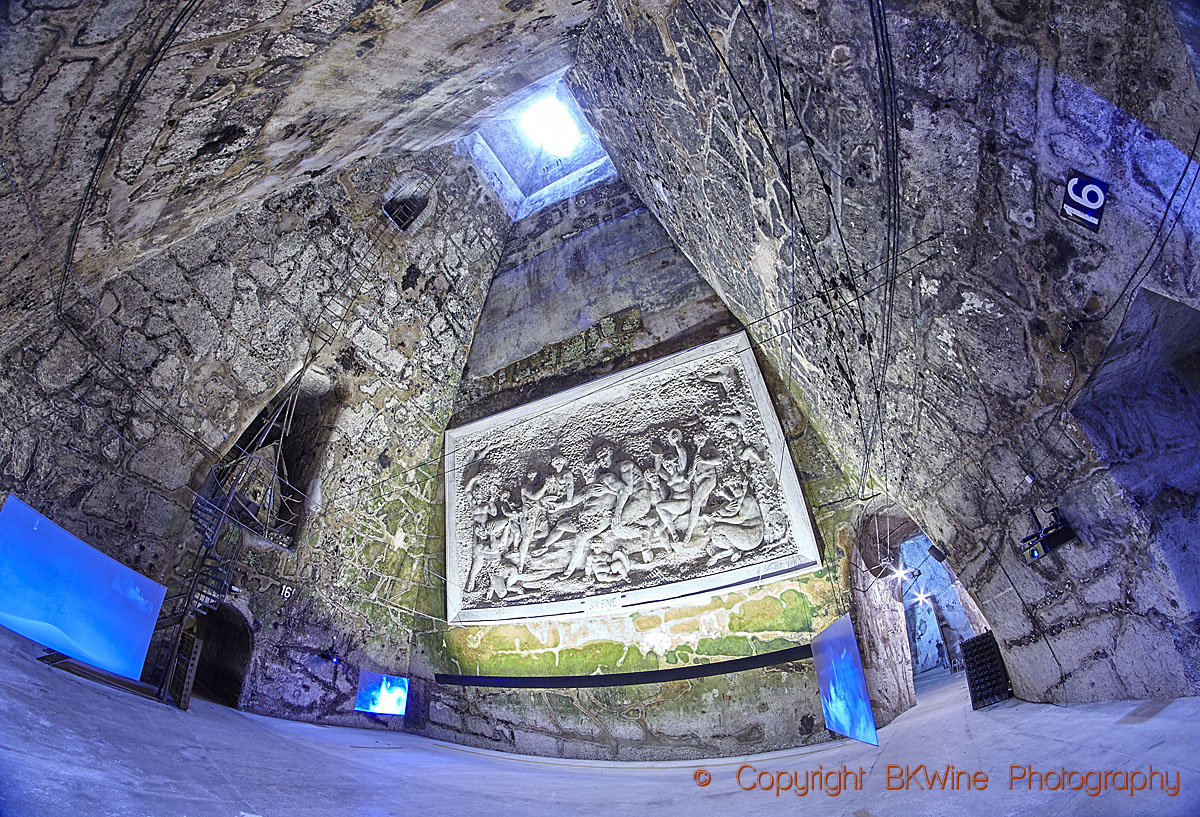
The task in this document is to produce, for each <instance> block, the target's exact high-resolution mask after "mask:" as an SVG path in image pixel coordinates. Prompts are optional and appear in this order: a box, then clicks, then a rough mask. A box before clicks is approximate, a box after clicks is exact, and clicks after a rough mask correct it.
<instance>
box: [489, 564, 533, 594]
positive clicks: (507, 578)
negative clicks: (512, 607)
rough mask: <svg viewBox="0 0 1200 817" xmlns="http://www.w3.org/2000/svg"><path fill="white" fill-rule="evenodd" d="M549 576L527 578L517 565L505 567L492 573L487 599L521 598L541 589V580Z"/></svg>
mask: <svg viewBox="0 0 1200 817" xmlns="http://www.w3.org/2000/svg"><path fill="white" fill-rule="evenodd" d="M546 575H547V574H545V573H541V574H534V575H529V576H525V575H522V574H521V571H520V570H518V569H517V566H516V565H503V566H502V567H500V568H499V569H498V570H495V571H493V572H492V575H491V577H490V580H491V586H490V587H489V588H488V592H487V597H488V599H489V600H490V599H492V598H505V597H506V596H513V597H518V598H519V597H521V596H524V595H526V594H527V593H529V592H530V591H532V590H538V589H540V588H541V586H542V585H541V581H540V580H541V579H544V578H545V577H546Z"/></svg>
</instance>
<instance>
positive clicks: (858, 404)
mask: <svg viewBox="0 0 1200 817" xmlns="http://www.w3.org/2000/svg"><path fill="white" fill-rule="evenodd" d="M684 5H686V6H687V8H688V11H689V12H690V13H691V15H692V18H693V19H694V20H695V22H696V25H697V26H698V27H699V28H700V30H701V32H703V34H704V37H705V39H706V40H707V41H708V43H709V45H710V46H711V47H712V50H713V53H714V54H715V55H716V57H717V60H718V61H719V62H720V63H721V66H722V67H723V68H724V69H725V72H726V74H727V75H728V76H729V79H730V80H731V81H732V82H733V85H734V88H735V89H736V90H737V92H738V95H739V96H740V97H741V99H742V103H743V104H744V105H745V106H746V108H747V111H748V112H749V114H750V117H751V118H752V119H753V120H754V124H755V125H756V127H757V128H758V131H759V133H760V135H761V136H762V139H763V142H764V144H765V145H766V148H767V153H768V154H769V155H770V156H771V160H772V162H773V163H774V164H775V167H776V169H777V170H778V171H779V174H780V175H781V176H784V177H785V178H786V170H785V168H784V165H783V163H782V162H781V161H780V159H779V156H778V155H777V154H776V152H775V146H774V144H773V142H772V140H771V138H770V136H769V135H768V134H767V131H766V128H765V127H764V126H763V123H762V120H761V119H760V118H759V116H758V114H757V112H756V111H755V109H754V106H753V105H752V104H751V103H750V99H749V97H748V95H747V94H746V92H745V89H744V88H743V87H742V84H741V82H740V81H739V80H738V78H737V76H736V75H735V74H734V73H733V71H732V69H731V68H730V66H729V62H728V60H727V58H726V57H725V55H724V54H723V53H722V52H721V49H720V48H718V47H717V43H716V41H715V40H714V39H713V37H712V34H711V33H710V32H709V30H708V27H707V26H706V25H704V21H703V20H701V18H700V15H699V14H698V13H697V12H696V8H695V6H694V5H693V4H692V2H691V0H684ZM788 206H789V208H790V209H791V211H792V212H793V213H794V214H795V217H796V220H797V221H798V222H799V224H800V229H801V232H803V234H804V237H805V242H806V245H807V249H808V254H809V258H810V259H811V261H812V265H813V269H815V270H816V272H817V274H818V275H822V274H823V272H822V268H821V263H820V260H819V258H818V256H817V252H816V241H815V240H814V239H813V237H812V234H811V233H810V232H809V230H808V226H807V224H806V223H805V221H804V216H803V214H802V213H801V212H800V210H799V206H798V205H797V203H796V198H795V192H794V190H793V189H792V188H791V187H790V186H789V187H788ZM806 274H807V275H808V278H809V282H810V283H812V273H811V272H809V271H807V270H806ZM857 300H858V299H854V300H852V301H849V302H847V303H848V304H852V303H855V302H856V301H857ZM829 314H830V313H825V316H828V315H829ZM801 325H802V326H811V325H812V322H811V321H810V322H807V323H804V324H801ZM795 328H797V327H793V331H794V329H795ZM864 328H865V327H864ZM826 330H827V331H828V333H829V334H830V335H831V336H832V337H833V338H835V339H836V342H837V346H838V349H839V350H840V352H841V359H840V360H838V366H839V370H840V371H842V372H843V374H844V376H845V377H846V378H848V379H849V380H850V383H851V386H852V388H851V389H850V390H849V391H850V397H851V399H852V400H853V402H854V407H855V414H856V416H857V418H858V429H859V435H860V436H861V437H862V440H863V443H864V446H865V445H866V442H867V429H866V425H865V423H864V416H863V406H862V401H861V400H860V399H859V395H858V387H857V383H855V382H854V379H853V375H852V374H851V372H853V370H854V367H853V366H851V365H850V362H849V361H850V356H849V353H848V352H847V350H846V347H845V343H844V342H843V341H842V339H841V337H840V335H839V334H838V327H837V326H836V325H834V324H826ZM836 357H837V355H836V353H835V359H836Z"/></svg>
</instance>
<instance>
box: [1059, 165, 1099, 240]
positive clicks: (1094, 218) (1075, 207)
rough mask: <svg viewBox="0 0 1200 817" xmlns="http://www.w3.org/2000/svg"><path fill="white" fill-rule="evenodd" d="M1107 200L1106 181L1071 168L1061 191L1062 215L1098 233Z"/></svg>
mask: <svg viewBox="0 0 1200 817" xmlns="http://www.w3.org/2000/svg"><path fill="white" fill-rule="evenodd" d="M1107 200H1108V182H1103V181H1100V180H1099V179H1094V178H1092V177H1091V176H1088V175H1086V174H1084V173H1080V172H1079V171H1078V170H1072V171H1071V172H1070V174H1068V175H1067V189H1066V191H1065V192H1064V193H1063V203H1062V211H1061V213H1062V217H1063V218H1065V219H1067V220H1068V221H1074V222H1075V223H1076V224H1082V225H1083V226H1084V227H1087V228H1088V229H1089V230H1091V231H1092V232H1093V233H1098V232H1100V218H1101V217H1102V216H1103V215H1104V202H1105V201H1107Z"/></svg>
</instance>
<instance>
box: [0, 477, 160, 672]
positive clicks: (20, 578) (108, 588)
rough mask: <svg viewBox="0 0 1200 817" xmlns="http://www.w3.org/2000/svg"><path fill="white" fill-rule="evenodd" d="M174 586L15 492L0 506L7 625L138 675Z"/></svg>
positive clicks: (0, 578) (0, 611) (0, 590)
mask: <svg viewBox="0 0 1200 817" xmlns="http://www.w3.org/2000/svg"><path fill="white" fill-rule="evenodd" d="M166 592H167V589H166V588H165V587H163V586H162V585H161V584H158V583H157V582H153V581H151V580H150V579H148V578H146V577H145V576H143V575H142V574H140V573H138V572H136V571H134V570H130V569H129V568H128V567H126V566H125V565H123V564H121V563H120V562H118V561H116V560H115V559H110V558H109V557H108V556H105V555H104V554H103V553H101V552H100V551H98V550H96V549H95V548H93V547H92V546H91V545H88V544H87V543H86V542H84V541H82V540H80V539H78V538H76V537H75V536H72V535H71V534H69V533H67V532H66V531H65V530H63V529H62V528H60V527H59V526H58V525H56V524H54V523H53V522H51V521H50V520H49V519H47V518H46V517H44V516H42V515H41V514H40V513H38V512H37V511H35V510H34V509H33V508H31V507H29V506H28V505H26V504H25V503H24V502H22V501H21V500H20V499H18V498H17V497H16V496H15V495H9V497H8V499H7V500H5V502H4V507H3V508H0V625H3V626H5V627H7V628H8V629H10V630H13V631H14V632H17V633H20V634H21V635H23V636H25V637H26V638H28V639H30V640H31V641H36V642H38V643H39V644H42V645H44V646H46V647H49V648H50V649H52V650H57V651H58V652H61V653H62V654H63V655H68V656H70V657H71V658H75V659H77V660H79V661H83V662H84V663H87V664H91V665H92V666H94V667H99V668H100V669H103V670H107V671H108V672H112V673H115V674H117V675H123V676H125V677H126V678H132V679H134V680H137V679H138V677H139V676H140V675H141V673H142V665H143V664H144V663H145V662H146V650H147V648H149V646H150V636H151V635H152V634H153V633H154V623H155V621H157V620H158V611H159V609H160V608H161V607H162V603H163V597H164V596H165V595H166Z"/></svg>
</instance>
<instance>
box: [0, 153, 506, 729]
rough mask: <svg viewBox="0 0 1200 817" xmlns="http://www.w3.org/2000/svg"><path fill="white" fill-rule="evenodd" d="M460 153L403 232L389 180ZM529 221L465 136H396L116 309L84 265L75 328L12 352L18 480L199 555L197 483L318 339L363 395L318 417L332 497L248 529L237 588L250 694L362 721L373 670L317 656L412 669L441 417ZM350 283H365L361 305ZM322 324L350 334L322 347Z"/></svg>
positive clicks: (170, 549)
mask: <svg viewBox="0 0 1200 817" xmlns="http://www.w3.org/2000/svg"><path fill="white" fill-rule="evenodd" d="M435 160H436V162H435ZM439 167H444V168H446V169H445V172H444V173H443V175H441V176H440V178H439V179H438V183H437V186H436V191H435V195H434V196H432V201H431V203H430V205H429V206H430V207H431V208H433V213H432V215H431V216H430V217H429V218H428V220H427V221H426V222H425V223H424V226H422V227H420V228H419V229H417V230H416V231H415V232H413V233H411V234H402V233H400V232H399V231H398V230H397V229H396V228H395V226H394V225H393V224H392V223H391V222H390V221H389V220H388V219H387V218H386V216H384V214H383V212H382V201H383V197H384V196H385V195H386V192H387V190H388V189H389V187H390V186H392V185H393V184H394V183H396V182H397V181H398V180H402V179H404V178H409V177H414V176H415V177H419V178H432V174H433V173H434V172H435V171H437V169H438V168H439ZM508 227H509V222H508V219H507V216H506V215H505V214H504V212H503V210H502V209H501V208H500V207H499V205H498V204H496V203H495V202H494V200H493V199H491V198H490V197H489V195H488V194H487V193H485V188H484V186H483V182H482V181H481V179H480V178H479V177H478V175H477V174H476V173H475V170H474V167H473V166H472V165H470V164H469V163H467V162H465V161H464V160H461V159H458V158H456V157H455V156H454V155H453V151H452V150H450V149H442V150H440V151H437V152H436V153H435V154H434V155H425V156H411V155H405V156H384V157H380V158H377V159H374V160H362V161H360V162H357V163H354V164H352V165H350V166H349V167H348V168H346V169H345V170H344V171H341V172H339V173H336V174H330V176H329V177H328V178H327V179H322V180H320V181H318V182H310V183H307V184H305V185H302V186H300V187H297V188H295V189H294V190H292V191H289V192H287V193H283V194H279V195H276V196H272V197H269V198H267V199H266V200H265V201H264V202H263V203H262V204H260V205H257V206H248V207H245V208H243V209H242V210H240V211H239V212H238V213H236V214H235V216H233V217H231V218H230V219H228V220H226V221H224V222H221V223H218V224H216V225H214V226H213V227H212V228H209V229H207V230H205V231H203V232H201V233H199V234H197V235H196V236H195V237H193V238H190V239H187V240H185V241H183V242H181V243H180V244H178V245H176V246H175V247H174V248H172V249H171V250H170V251H169V252H166V253H163V254H161V255H160V256H157V257H156V258H154V259H153V260H151V261H147V262H143V263H141V264H137V265H134V266H132V267H131V268H129V269H127V270H121V271H120V274H117V275H114V276H113V277H112V279H111V280H110V282H109V283H108V285H106V286H105V287H104V288H103V289H102V290H100V291H99V292H96V293H95V298H96V300H97V301H98V303H99V309H100V310H101V311H102V313H103V315H105V316H107V317H101V316H100V315H99V314H98V313H97V307H96V306H95V305H93V304H92V302H91V301H90V300H88V299H86V298H82V297H81V295H80V294H79V291H78V288H77V287H75V286H72V287H71V289H70V290H69V295H70V298H71V300H69V301H68V304H69V305H70V309H68V311H67V315H66V321H69V322H72V325H73V326H74V328H75V329H76V330H77V331H76V333H75V334H73V333H71V332H69V331H67V330H66V328H65V324H64V323H63V322H58V321H54V322H50V323H49V324H48V325H47V326H46V328H45V329H43V330H40V331H39V332H38V333H36V334H34V335H32V336H30V338H28V339H27V340H26V341H25V342H23V344H22V345H21V346H19V347H16V348H15V349H13V350H12V351H10V352H9V353H8V354H7V355H6V358H5V364H4V368H3V371H4V375H5V378H6V381H7V383H6V385H7V386H8V387H6V388H5V389H3V390H0V391H2V392H3V397H2V398H0V399H3V400H4V401H6V403H7V404H8V405H6V406H5V407H4V421H3V431H2V432H0V433H3V435H4V436H3V445H4V448H3V450H4V452H6V453H5V457H4V460H3V471H2V472H0V478H2V479H3V483H4V485H3V487H4V488H5V489H6V490H10V491H14V492H16V493H18V494H20V495H21V496H22V497H24V498H25V499H27V500H28V501H30V502H31V503H32V504H33V505H34V506H35V507H37V508H38V509H39V510H41V511H43V512H44V513H46V514H47V515H49V516H50V517H51V518H53V519H55V520H56V521H57V522H59V523H61V524H63V525H64V526H65V527H67V528H68V529H69V530H71V531H72V532H74V533H76V534H77V535H79V536H80V537H81V538H83V539H84V540H85V541H87V542H89V543H90V544H93V545H95V546H96V547H98V548H100V549H101V550H103V551H104V552H106V553H108V554H109V555H112V556H113V557H114V558H117V559H119V560H121V561H123V562H125V563H126V564H129V565H131V566H132V567H134V568H135V569H138V570H140V571H142V572H144V573H146V574H148V575H150V576H151V577H153V578H155V579H157V580H159V581H167V580H170V579H171V578H174V577H178V576H180V575H181V571H185V570H187V569H188V567H189V566H190V554H192V553H194V552H195V550H196V547H197V545H198V540H197V537H196V535H195V533H194V532H193V531H192V530H191V525H190V521H189V518H188V514H189V510H190V506H191V498H192V494H191V493H190V492H189V491H188V486H191V487H192V488H195V487H196V486H198V485H199V484H200V483H201V482H202V481H203V478H204V475H205V473H206V472H207V468H208V467H209V466H210V465H211V464H212V463H213V462H214V461H215V460H216V458H217V457H219V456H220V455H222V454H224V453H225V451H226V450H227V449H228V447H229V446H231V445H232V442H233V439H234V438H235V437H236V436H237V435H238V434H240V433H241V431H242V430H243V429H244V428H245V427H246V425H247V424H248V423H249V422H250V421H251V420H252V419H253V418H254V417H255V415H256V414H258V412H259V411H260V410H261V409H262V408H263V406H264V405H266V404H267V402H268V401H269V400H270V399H272V398H273V397H274V396H275V394H276V393H277V392H278V390H279V389H280V388H281V387H282V386H283V385H284V383H285V382H286V380H287V378H288V377H290V376H291V374H292V373H293V372H295V371H296V370H297V369H298V368H299V366H300V365H301V362H302V361H303V360H304V359H305V358H306V356H308V355H309V354H312V353H316V354H317V358H316V366H317V367H318V369H320V370H321V371H322V372H323V374H324V375H325V376H326V377H327V378H328V379H329V380H330V382H331V383H332V384H336V390H335V393H336V394H337V395H340V396H342V397H343V399H344V402H343V403H342V404H341V405H340V406H338V407H337V408H336V410H330V411H323V412H322V414H321V415H320V416H319V417H318V421H319V422H321V423H324V424H326V425H328V426H331V427H329V428H325V429H323V430H322V431H323V433H319V434H315V435H314V436H315V437H317V438H322V437H323V438H325V439H326V440H327V442H326V446H325V450H323V451H320V452H312V454H313V456H314V457H316V458H317V459H318V460H319V461H318V463H317V464H316V467H315V471H316V474H317V477H316V479H315V481H314V482H315V484H313V485H310V486H301V487H307V488H309V489H310V494H311V496H312V497H313V498H314V499H316V500H317V502H316V504H315V505H314V506H313V508H312V513H311V514H310V516H309V518H308V519H306V520H305V524H304V527H303V531H304V535H303V536H302V537H301V539H300V541H298V542H297V543H296V544H295V546H294V547H293V548H291V549H284V548H279V547H270V546H255V547H251V548H248V549H247V551H246V552H245V553H244V554H243V558H242V561H241V563H240V565H239V570H238V573H237V578H236V579H235V584H236V585H237V586H238V587H240V588H241V593H240V594H238V595H236V596H234V597H232V598H231V601H232V603H233V604H234V605H235V606H236V607H237V608H238V609H239V610H240V611H241V612H242V614H243V615H245V616H246V617H247V619H248V620H249V622H250V625H251V627H252V630H253V637H254V653H253V657H252V661H251V668H250V673H249V676H248V677H247V680H246V683H245V686H244V689H243V696H242V703H243V705H244V706H245V707H246V708H247V709H250V710H252V711H257V712H262V713H264V714H272V715H280V716H284V717H292V718H300V719H306V720H314V719H321V718H323V717H325V716H327V715H331V714H338V715H341V716H343V718H345V719H347V720H352V719H353V718H354V717H355V716H354V715H353V714H351V713H352V708H353V691H354V687H355V685H356V681H357V679H356V677H355V676H354V675H351V674H347V670H346V669H345V668H341V669H339V668H337V667H335V666H334V665H333V664H331V663H330V662H329V661H327V660H325V661H319V660H317V659H316V658H315V656H316V655H317V654H318V653H320V652H322V651H324V652H328V651H329V650H330V649H334V650H336V651H338V652H340V653H341V654H342V655H345V656H348V657H352V659H353V661H354V663H353V664H351V666H353V667H357V666H363V667H364V668H370V669H383V670H385V671H392V672H402V671H403V669H404V666H405V663H406V656H407V649H408V643H409V640H410V637H411V636H410V621H411V618H412V615H411V614H410V613H409V612H408V609H409V608H411V607H412V606H413V605H414V604H415V602H414V598H415V597H416V596H417V594H418V588H419V586H421V585H423V584H430V583H433V582H437V581H439V580H438V579H437V578H436V576H435V575H434V574H432V573H427V572H425V570H424V568H425V567H426V566H425V564H424V563H423V562H422V561H421V560H422V556H423V554H424V553H425V552H426V548H427V547H429V540H430V539H432V540H433V541H436V542H437V543H438V544H437V547H432V548H431V549H432V550H433V551H435V552H437V553H439V554H440V539H439V530H440V528H439V526H440V516H439V515H438V514H430V513H429V509H430V507H432V506H435V505H436V497H437V493H438V482H437V480H436V479H435V478H434V475H436V472H437V469H438V464H439V462H440V455H441V450H440V439H441V437H440V435H441V431H442V429H444V427H445V425H446V422H447V420H448V418H449V414H450V409H451V403H452V398H453V395H454V392H455V388H456V384H457V378H458V374H459V372H461V370H462V367H463V365H464V363H465V361H466V352H467V346H468V344H469V339H470V334H471V332H472V330H473V327H474V324H475V321H476V320H477V318H478V315H479V312H480V310H481V309H482V306H483V302H484V297H485V294H486V286H487V284H488V282H490V279H491V276H492V274H493V272H494V270H495V267H496V263H497V261H498V259H499V254H500V249H501V246H502V242H503V235H504V232H505V231H506V230H507V229H508ZM333 292H338V293H350V294H352V295H353V297H352V299H351V301H350V304H349V308H348V309H343V308H341V307H339V306H337V305H336V303H335V302H333V301H331V300H330V297H329V296H330V294H331V293H333ZM321 326H324V327H326V328H329V327H334V328H336V329H337V330H338V332H337V334H338V337H337V338H336V339H335V340H334V341H333V342H332V343H331V344H330V345H328V346H325V347H323V348H317V347H316V346H314V344H319V341H318V340H316V338H317V331H318V328H319V327H321ZM118 328H119V329H120V332H121V334H118V333H117V329H118ZM76 397H77V398H78V400H76V399H75V398H76ZM151 403H153V404H154V405H157V406H159V407H160V409H161V410H160V411H152V410H151V409H150V405H151ZM431 525H432V527H429V526H431ZM439 558H440V556H439ZM285 587H286V588H288V590H287V595H286V596H285V594H284V592H283V588H285Z"/></svg>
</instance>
